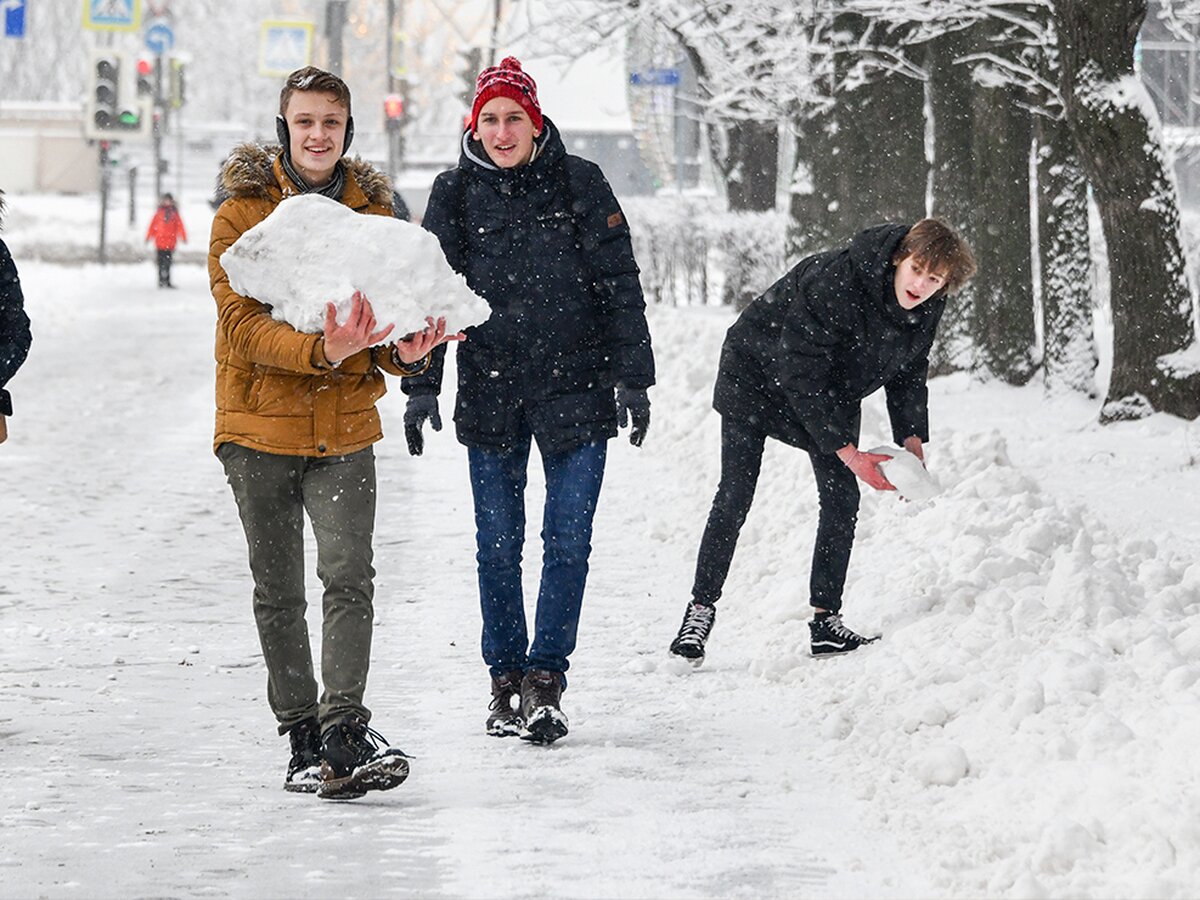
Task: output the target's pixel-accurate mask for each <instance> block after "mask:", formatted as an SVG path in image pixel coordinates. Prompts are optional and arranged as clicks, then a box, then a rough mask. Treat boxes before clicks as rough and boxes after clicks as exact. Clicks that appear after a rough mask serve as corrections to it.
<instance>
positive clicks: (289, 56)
mask: <svg viewBox="0 0 1200 900" xmlns="http://www.w3.org/2000/svg"><path fill="white" fill-rule="evenodd" d="M312 45H313V23H312V22H271V21H267V22H263V23H262V30H261V32H260V40H259V51H258V73H259V74H260V75H290V74H291V73H292V72H294V71H296V70H297V69H302V68H304V67H305V66H307V65H308V64H309V60H310V59H311V58H312Z"/></svg>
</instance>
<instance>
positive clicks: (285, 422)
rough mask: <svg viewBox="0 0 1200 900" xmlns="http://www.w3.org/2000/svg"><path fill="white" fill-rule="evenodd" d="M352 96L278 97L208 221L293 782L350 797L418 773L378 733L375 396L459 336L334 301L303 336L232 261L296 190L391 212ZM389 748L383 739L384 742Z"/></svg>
mask: <svg viewBox="0 0 1200 900" xmlns="http://www.w3.org/2000/svg"><path fill="white" fill-rule="evenodd" d="M353 122H354V120H353V119H352V118H351V114H350V90H349V88H347V87H346V84H345V83H344V82H343V81H342V80H341V79H340V78H338V77H337V76H336V75H332V74H330V73H329V72H325V71H322V70H320V69H317V68H314V67H311V66H310V67H306V68H304V69H300V70H298V71H296V72H293V73H292V74H291V75H290V76H288V79H287V82H286V83H285V84H284V87H283V90H282V92H281V93H280V99H279V115H278V116H277V119H276V126H277V131H278V135H279V141H280V146H278V147H274V146H272V147H261V146H258V145H256V144H246V145H242V146H240V147H238V148H237V149H235V150H234V152H233V153H232V154H231V156H230V157H229V159H228V160H227V161H226V163H225V166H224V168H223V171H222V173H221V192H222V194H224V195H225V196H226V197H227V199H225V200H224V202H223V203H222V204H221V206H220V208H219V209H218V210H217V213H216V216H215V218H214V219H213V226H212V238H211V241H210V245H209V256H208V270H209V278H210V281H211V284H212V293H213V297H214V298H215V299H216V302H217V336H216V360H217V390H216V397H217V416H216V435H215V438H214V442H213V446H214V449H215V450H216V454H217V457H218V458H219V459H220V460H221V462H222V464H223V465H224V466H225V472H226V475H227V476H228V479H229V484H230V486H231V487H232V489H233V495H234V498H235V499H236V501H237V505H238V513H239V515H240V516H241V520H242V525H243V527H244V529H245V532H246V541H247V544H248V545H249V551H250V570H251V573H252V575H253V578H254V616H255V620H256V622H257V624H258V634H259V639H260V641H261V643H262V649H263V658H264V659H265V661H266V665H267V700H268V702H269V703H270V705H271V709H272V711H273V712H274V713H275V717H276V719H277V720H278V722H279V732H280V734H287V735H288V736H289V737H290V739H291V749H292V757H291V761H290V763H289V765H288V770H287V776H286V778H285V780H284V788H285V789H286V790H291V791H315V792H316V793H317V795H318V796H320V797H325V798H328V799H352V798H354V797H361V796H362V795H363V794H364V793H365V792H367V791H371V790H388V789H390V788H393V787H396V786H397V785H398V784H400V783H401V782H402V781H403V780H404V779H405V778H406V777H407V775H408V761H407V758H406V757H405V755H404V754H403V753H401V752H400V751H399V750H395V749H392V748H389V747H387V742H386V741H384V740H383V738H382V736H381V735H379V733H378V732H376V731H374V730H373V729H371V728H370V727H369V726H368V724H367V723H368V722H369V721H370V717H371V714H370V711H369V710H368V709H367V708H366V706H364V705H363V694H364V691H365V688H366V680H367V669H368V667H369V664H370V655H371V631H372V622H373V619H374V610H373V606H372V601H373V596H374V575H375V570H374V569H373V568H372V565H371V563H372V548H371V540H372V535H373V532H374V525H375V457H374V453H373V451H372V444H374V443H375V442H376V441H377V440H379V439H380V438H381V437H382V436H383V434H382V431H381V428H380V421H379V413H378V412H377V410H376V408H375V403H376V401H377V400H378V399H379V398H380V397H382V396H383V394H384V392H385V390H386V387H385V385H384V375H383V373H384V372H387V373H389V374H391V375H397V376H399V375H413V374H417V373H419V372H421V371H423V370H424V368H425V367H427V366H428V365H429V353H430V351H431V350H432V349H433V348H434V347H436V346H437V345H439V344H441V343H443V342H444V341H446V340H453V339H455V338H457V336H447V335H446V334H445V321H444V320H439V321H438V322H437V323H436V324H434V323H433V322H432V320H429V321H430V322H431V324H430V325H429V327H428V328H426V329H425V330H423V331H421V332H417V333H416V334H414V335H411V336H409V337H408V338H406V339H402V340H398V341H396V342H394V343H391V344H379V343H378V342H379V341H381V340H383V339H384V338H386V337H387V335H388V333H389V332H390V331H391V329H392V326H391V325H389V326H387V327H386V328H383V329H378V330H377V328H376V324H377V323H376V321H375V316H374V314H373V312H372V310H371V304H370V301H369V299H368V298H366V297H364V296H362V295H361V294H358V293H356V294H355V295H354V297H353V298H352V304H351V310H350V314H349V316H348V318H347V320H346V321H345V322H344V323H342V324H339V323H338V322H337V321H336V318H335V313H334V306H333V304H332V303H331V304H329V307H328V310H327V313H326V317H325V326H324V333H323V334H304V333H301V332H299V331H296V330H295V329H294V328H292V327H291V326H290V325H288V324H286V323H284V322H279V321H276V320H275V319H273V318H272V317H271V312H270V309H269V308H268V307H267V306H265V305H264V304H262V303H260V302H258V301H257V300H255V299H253V298H251V297H243V296H241V295H240V294H238V293H236V292H235V291H234V290H233V289H232V288H231V287H230V285H229V278H228V276H227V275H226V273H225V271H224V269H223V268H222V267H221V263H220V259H221V254H223V253H224V252H225V251H226V250H227V249H229V247H230V246H232V245H233V243H234V242H235V241H236V240H237V239H238V238H239V237H240V236H241V234H242V233H243V232H245V231H247V230H248V229H250V228H251V227H253V226H254V225H256V224H257V223H259V222H260V221H262V220H263V219H264V218H266V217H267V216H268V215H269V214H270V213H271V212H272V210H274V209H275V207H276V206H278V205H279V203H280V202H282V200H283V199H284V198H285V197H288V196H292V195H295V194H303V193H309V192H313V193H319V194H323V195H324V196H327V197H330V198H332V199H334V200H337V201H339V202H341V203H344V204H345V205H347V206H349V207H350V208H351V209H353V210H355V211H357V212H361V213H364V214H368V215H381V216H390V215H392V194H391V186H390V185H389V183H388V180H387V178H386V177H385V176H383V175H382V174H381V173H380V172H378V171H377V170H376V169H374V168H373V167H372V166H370V165H369V164H368V163H365V162H363V161H362V160H359V159H355V160H348V159H344V158H343V156H344V154H345V152H346V149H347V147H348V146H349V145H350V141H351V138H352V136H353V129H354V125H353ZM306 512H307V514H308V517H309V520H310V522H311V523H312V528H313V533H314V535H315V536H316V541H317V574H318V575H319V576H320V578H321V581H322V583H323V585H324V587H325V593H324V598H323V623H322V637H323V639H322V658H321V678H322V682H323V691H322V692H321V694H320V696H319V697H318V691H317V682H316V678H315V677H314V669H313V660H312V653H311V650H310V647H309V636H308V626H307V623H306V622H305V618H304V614H305V607H306V604H305V599H304V545H303V533H304V514H305V513H306ZM381 744H382V746H381Z"/></svg>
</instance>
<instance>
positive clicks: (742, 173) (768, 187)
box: [709, 121, 779, 212]
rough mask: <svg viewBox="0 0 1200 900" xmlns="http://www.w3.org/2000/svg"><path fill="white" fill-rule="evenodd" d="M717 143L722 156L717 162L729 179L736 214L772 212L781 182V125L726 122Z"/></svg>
mask: <svg viewBox="0 0 1200 900" xmlns="http://www.w3.org/2000/svg"><path fill="white" fill-rule="evenodd" d="M717 127H718V128H719V129H720V132H721V133H720V134H719V135H713V133H712V132H713V129H710V131H709V134H710V136H713V137H716V138H717V141H713V140H710V141H709V144H710V145H712V146H714V147H716V146H718V144H719V145H720V149H721V151H722V152H719V153H717V152H714V154H713V155H714V157H715V159H714V162H715V163H716V165H717V168H718V170H719V171H720V172H721V175H722V177H723V178H724V179H725V194H726V197H727V199H728V201H729V209H730V210H731V211H733V212H769V211H770V210H773V209H774V208H775V188H776V185H777V184H778V182H779V124H778V123H777V122H773V121H772V122H751V121H732V122H730V121H726V122H722V123H721V124H720V125H719V126H717Z"/></svg>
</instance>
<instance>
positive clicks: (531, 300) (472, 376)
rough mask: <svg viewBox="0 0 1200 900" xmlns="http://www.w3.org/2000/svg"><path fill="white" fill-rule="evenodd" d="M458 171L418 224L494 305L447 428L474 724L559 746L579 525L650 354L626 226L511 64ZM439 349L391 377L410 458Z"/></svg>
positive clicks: (580, 576)
mask: <svg viewBox="0 0 1200 900" xmlns="http://www.w3.org/2000/svg"><path fill="white" fill-rule="evenodd" d="M468 125H469V127H467V128H466V129H464V133H463V136H462V153H461V156H460V158H459V163H458V166H457V167H456V168H454V169H451V170H450V171H448V172H443V173H442V174H440V175H439V176H438V177H437V179H436V180H435V181H434V184H433V190H432V191H431V192H430V195H429V205H428V207H427V208H426V210H425V218H424V222H423V224H424V226H425V228H427V229H428V230H429V231H431V232H433V233H434V234H435V235H437V237H438V240H439V241H440V242H441V245H442V250H443V252H445V254H446V259H447V260H448V261H449V262H450V265H451V266H453V267H454V269H455V270H456V271H458V272H460V273H462V274H463V275H464V276H465V277H466V279H467V284H469V285H470V286H471V289H472V290H474V291H475V292H476V293H477V294H479V295H480V296H481V297H483V298H484V299H485V300H487V302H488V305H489V306H491V308H492V315H491V317H490V318H489V319H488V320H487V321H486V322H484V323H482V324H481V325H478V326H476V327H474V328H470V329H467V332H468V334H469V335H470V339H469V341H468V342H467V343H464V344H463V345H462V347H461V348H460V349H459V350H457V351H456V355H457V363H458V366H457V369H458V395H457V398H456V401H455V410H454V426H455V431H456V432H457V436H458V440H459V442H460V443H463V444H465V445H466V446H467V463H468V470H469V472H470V477H471V490H472V495H473V498H474V501H475V524H476V542H477V543H476V549H477V551H478V552H477V553H476V557H475V559H476V563H477V572H478V576H479V600H480V607H481V611H482V613H483V641H482V644H483V659H484V662H485V663H486V664H487V666H488V669H489V672H490V674H491V680H492V691H491V694H492V696H491V700H490V703H489V705H488V717H487V720H486V722H485V725H484V727H485V728H486V730H487V733H488V734H491V735H494V736H496V737H504V736H507V735H518V736H520V737H521V738H523V739H524V740H527V741H533V742H535V743H542V744H549V743H552V742H553V741H556V740H558V739H560V738H562V737H563V736H564V735H566V733H567V717H566V715H565V714H564V713H563V711H562V708H561V705H560V700H561V694H562V691H563V689H564V688H565V687H566V684H567V679H566V672H567V668H568V658H569V657H570V655H571V653H572V652H573V651H574V649H575V638H576V634H577V632H578V627H579V616H580V610H581V608H582V605H583V594H584V587H585V584H586V581H587V574H588V557H589V554H590V552H591V543H590V541H591V534H592V518H593V516H594V514H595V512H596V503H597V500H598V498H599V495H600V484H601V481H602V480H603V476H604V465H605V459H606V453H607V447H608V441H609V439H610V438H613V437H615V436H616V434H617V428H618V425H625V424H626V422H632V424H631V426H630V441H631V443H633V444H634V445H640V444H641V442H642V439H643V438H644V437H645V435H646V429H647V428H648V427H649V424H650V400H649V398H648V396H647V393H646V389H647V388H649V387H650V386H651V385H652V384H653V383H654V357H653V354H652V353H651V350H650V333H649V330H648V329H647V327H646V316H645V303H644V302H643V300H642V289H641V286H640V285H639V284H638V277H637V276H638V267H637V264H636V263H635V262H634V259H633V247H632V245H631V243H630V240H629V226H628V225H627V224H626V222H625V216H624V213H622V211H621V207H620V206H619V205H618V203H617V201H616V198H615V197H613V194H612V190H611V189H610V188H609V186H608V182H607V181H606V180H605V178H604V175H603V173H601V171H600V169H599V167H597V166H596V165H595V164H594V163H592V162H589V161H587V160H585V159H580V158H579V157H578V156H572V155H571V154H569V153H567V150H566V147H565V146H564V145H563V142H562V138H561V137H560V136H559V134H558V129H556V128H555V127H554V123H553V122H552V121H551V120H550V119H549V118H547V117H545V116H543V115H542V108H541V104H539V103H538V96H537V85H535V84H534V82H533V79H532V78H530V77H529V75H527V74H526V73H525V72H524V71H523V70H522V69H521V64H520V63H519V62H518V61H517V60H516V59H514V58H513V57H511V56H510V57H508V58H506V59H505V60H503V61H502V62H501V63H500V65H498V66H493V67H491V68H488V69H485V70H484V71H483V72H481V73H480V75H479V78H478V79H477V80H476V88H475V100H474V102H473V103H472V104H471V117H470V120H469V123H468ZM442 357H443V354H442V353H436V354H435V362H434V364H433V365H432V366H431V367H430V369H429V371H427V372H426V373H424V374H423V375H419V376H416V377H413V378H406V379H404V392H405V393H407V394H408V395H409V401H408V409H407V410H406V412H405V415H404V423H405V433H406V435H407V436H408V438H409V450H410V452H412V453H414V454H416V453H420V452H421V450H422V448H423V446H424V438H423V437H422V434H421V427H422V425H423V424H424V423H425V422H427V421H428V422H429V423H430V425H431V426H432V427H433V428H434V429H435V430H436V429H439V428H440V427H441V417H440V414H439V412H438V405H437V394H438V391H439V390H440V388H441V371H442ZM533 443H536V444H537V448H538V451H539V453H540V454H541V457H542V466H543V468H544V470H545V476H546V501H545V507H544V510H543V517H542V524H543V527H542V541H543V547H544V554H543V557H542V567H541V581H540V584H539V585H538V594H537V607H536V613H535V616H534V620H533V622H532V623H530V624H532V628H530V627H528V626H527V620H526V616H525V602H524V596H523V589H522V584H521V582H522V576H521V551H522V545H523V543H524V539H525V486H526V480H527V479H526V472H527V469H528V465H529V456H530V451H531V447H532V444H533Z"/></svg>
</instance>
